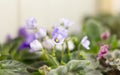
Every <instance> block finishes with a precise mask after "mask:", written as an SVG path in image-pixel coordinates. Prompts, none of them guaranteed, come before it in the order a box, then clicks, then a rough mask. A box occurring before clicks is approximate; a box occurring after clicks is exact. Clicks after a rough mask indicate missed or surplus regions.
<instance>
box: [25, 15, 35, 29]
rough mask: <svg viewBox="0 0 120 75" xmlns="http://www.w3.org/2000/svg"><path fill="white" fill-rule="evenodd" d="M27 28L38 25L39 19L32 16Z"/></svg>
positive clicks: (27, 22)
mask: <svg viewBox="0 0 120 75" xmlns="http://www.w3.org/2000/svg"><path fill="white" fill-rule="evenodd" d="M26 26H27V28H30V29H33V28H36V27H37V20H36V19H35V18H33V17H32V18H30V19H28V20H27V21H26Z"/></svg>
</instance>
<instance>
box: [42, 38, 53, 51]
mask: <svg viewBox="0 0 120 75" xmlns="http://www.w3.org/2000/svg"><path fill="white" fill-rule="evenodd" d="M43 46H44V47H45V48H46V49H49V50H50V49H52V48H54V46H55V44H54V41H53V40H51V39H46V40H45V41H43Z"/></svg>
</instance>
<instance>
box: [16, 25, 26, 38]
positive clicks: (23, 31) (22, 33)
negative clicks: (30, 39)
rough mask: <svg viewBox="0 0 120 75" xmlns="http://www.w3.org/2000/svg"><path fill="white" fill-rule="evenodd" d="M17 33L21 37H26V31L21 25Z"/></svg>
mask: <svg viewBox="0 0 120 75" xmlns="http://www.w3.org/2000/svg"><path fill="white" fill-rule="evenodd" d="M18 35H19V36H22V37H26V36H27V35H28V31H27V29H26V28H25V27H21V28H20V29H19V31H18Z"/></svg>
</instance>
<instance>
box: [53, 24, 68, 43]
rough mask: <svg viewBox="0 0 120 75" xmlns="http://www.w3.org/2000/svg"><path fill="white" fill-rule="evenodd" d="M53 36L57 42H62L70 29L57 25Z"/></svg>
mask: <svg viewBox="0 0 120 75" xmlns="http://www.w3.org/2000/svg"><path fill="white" fill-rule="evenodd" d="M52 36H53V41H54V42H55V44H62V43H63V42H64V40H65V38H66V37H67V36H68V31H67V30H66V29H65V28H63V27H62V26H57V27H55V29H54V31H53V33H52Z"/></svg>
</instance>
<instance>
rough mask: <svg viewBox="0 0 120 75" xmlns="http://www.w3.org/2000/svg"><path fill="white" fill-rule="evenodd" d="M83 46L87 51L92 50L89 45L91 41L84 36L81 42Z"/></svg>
mask: <svg viewBox="0 0 120 75" xmlns="http://www.w3.org/2000/svg"><path fill="white" fill-rule="evenodd" d="M81 44H82V46H83V47H84V48H86V49H88V50H89V49H90V47H89V45H90V41H89V40H88V37H87V36H84V37H83V39H82V40H81Z"/></svg>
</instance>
